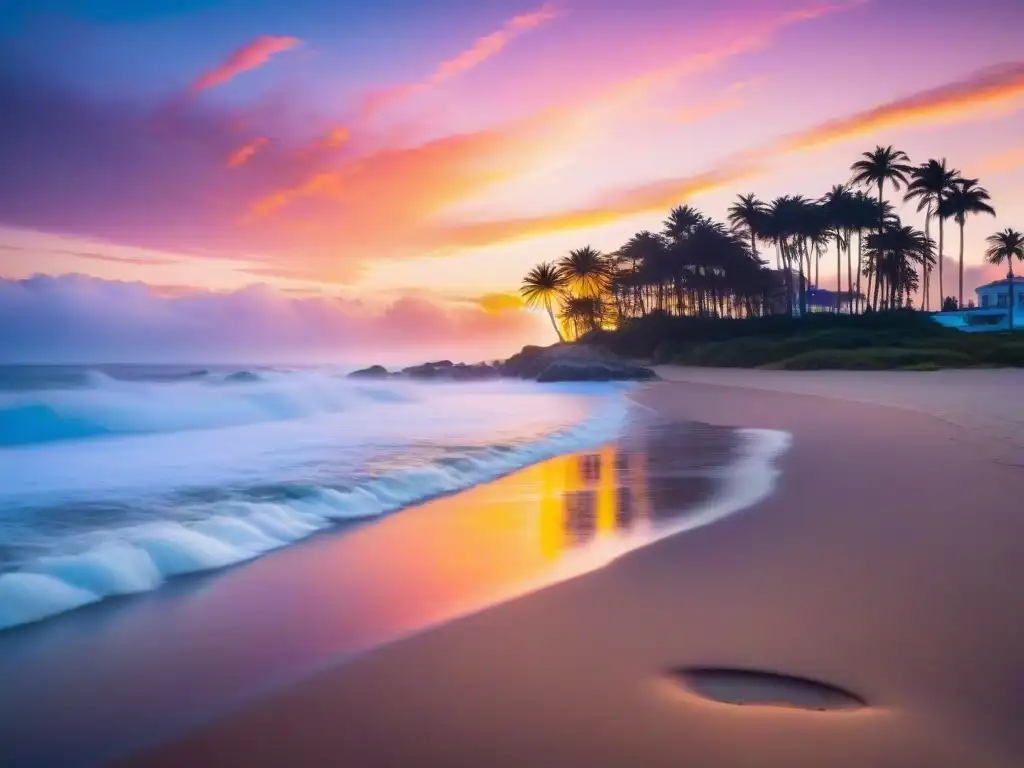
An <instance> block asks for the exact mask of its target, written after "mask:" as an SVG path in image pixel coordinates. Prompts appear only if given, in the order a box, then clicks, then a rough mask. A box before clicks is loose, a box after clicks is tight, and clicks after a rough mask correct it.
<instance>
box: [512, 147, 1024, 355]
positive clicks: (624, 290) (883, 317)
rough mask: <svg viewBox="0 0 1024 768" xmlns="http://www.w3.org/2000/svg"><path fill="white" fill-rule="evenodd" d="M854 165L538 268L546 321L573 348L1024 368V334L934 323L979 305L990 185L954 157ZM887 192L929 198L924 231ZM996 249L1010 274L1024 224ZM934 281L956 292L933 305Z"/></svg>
mask: <svg viewBox="0 0 1024 768" xmlns="http://www.w3.org/2000/svg"><path fill="white" fill-rule="evenodd" d="M850 172H851V176H850V178H849V180H848V182H846V183H843V184H837V185H835V186H833V187H832V188H831V189H830V190H828V191H827V192H826V193H825V194H824V195H821V196H820V197H818V198H814V199H811V198H808V197H805V196H803V195H798V194H794V195H783V196H780V197H778V198H776V199H774V200H771V201H764V200H761V199H760V198H758V197H757V196H756V195H754V194H745V195H740V196H738V197H737V198H736V200H735V202H734V203H733V204H732V206H731V207H730V208H729V209H728V212H727V220H726V222H719V221H715V220H713V219H711V218H710V217H708V216H706V215H705V214H703V213H702V212H700V211H699V210H697V209H696V208H693V207H691V206H689V205H680V206H677V207H675V208H673V209H672V210H671V211H670V212H669V213H668V216H667V217H666V218H665V220H664V221H663V223H662V226H661V229H660V230H659V231H656V232H652V231H647V230H644V231H641V232H637V233H636V234H635V235H633V236H632V237H631V238H630V239H629V240H628V241H627V242H626V243H624V244H623V245H622V246H621V247H619V248H618V249H616V250H615V251H613V252H611V253H602V252H600V251H598V250H597V249H595V248H593V247H590V246H585V247H582V248H577V249H574V250H571V251H570V252H569V253H568V254H566V255H564V256H563V257H561V258H559V259H557V260H554V261H546V262H543V263H540V264H538V265H537V266H535V267H534V268H533V269H531V270H530V271H529V273H528V274H527V275H526V276H525V277H524V279H523V281H522V284H521V286H520V291H521V295H522V297H523V299H524V301H525V303H526V304H527V306H529V307H531V308H535V309H540V310H543V311H544V312H546V313H547V315H548V317H549V319H550V321H551V323H552V325H553V327H554V329H555V331H556V333H557V334H558V338H559V340H561V341H580V342H583V343H586V344H589V345H594V344H598V345H600V346H603V347H606V348H608V349H609V350H611V351H613V352H616V353H617V354H620V355H623V356H627V357H632V358H637V359H652V360H653V361H654V362H657V363H666V362H679V363H685V364H689V365H735V366H772V367H780V368H894V367H896V368H902V367H914V368H930V367H948V366H963V365H1007V364H1009V365H1024V338H1022V339H1020V340H1015V339H1014V337H1013V336H1012V335H1011V334H1001V333H986V334H963V333H960V332H959V331H955V330H950V329H947V328H943V327H942V326H940V325H939V324H937V323H935V322H933V321H932V320H931V319H930V317H929V315H928V313H929V312H931V311H936V310H943V311H948V310H951V309H957V308H959V307H964V306H965V305H964V290H963V276H964V231H965V228H966V227H967V225H968V224H969V223H970V222H971V221H972V219H974V218H975V217H977V216H979V215H982V214H988V215H993V216H994V215H995V209H994V208H993V207H992V205H991V204H990V199H991V198H990V195H989V193H988V192H987V190H985V188H984V187H983V186H981V184H980V180H979V179H973V178H966V177H964V176H963V175H962V174H961V173H960V171H958V170H957V169H955V168H951V167H950V166H949V165H948V163H947V161H946V159H945V158H943V159H941V160H936V159H929V160H927V161H926V162H924V163H921V164H920V165H914V164H913V163H912V162H911V160H910V158H909V157H908V156H907V154H906V153H905V152H902V151H900V150H898V149H895V148H894V147H892V146H887V147H882V146H879V147H876V148H875V149H874V150H872V151H870V152H864V153H863V154H862V155H861V157H860V158H859V159H857V160H856V161H855V162H854V163H853V164H852V165H851V167H850ZM887 193H897V194H899V193H902V201H903V202H908V203H916V204H917V208H916V210H917V212H918V213H923V215H924V221H923V229H918V228H916V227H915V226H913V225H911V224H908V223H906V222H904V221H903V220H902V219H901V218H900V216H899V215H898V214H897V213H896V211H895V208H894V207H893V204H892V202H890V201H889V200H887V199H886V198H887ZM950 221H951V222H953V223H955V224H956V226H957V231H958V235H959V253H958V269H957V277H956V286H955V289H956V293H955V294H953V293H952V287H951V286H950V287H949V288H947V283H948V276H947V275H946V274H945V273H944V270H943V261H942V259H941V258H939V257H938V254H940V253H942V252H943V251H942V249H943V248H944V247H945V241H946V223H947V222H950ZM933 232H935V233H936V234H937V238H938V242H937V243H936V240H935V239H934V238H933V236H932V233H933ZM988 244H989V248H988V251H987V252H986V254H985V256H986V259H987V260H988V261H989V262H990V263H993V264H1002V263H1004V262H1005V263H1006V264H1007V265H1008V266H1009V268H1010V271H1011V273H1012V262H1013V260H1014V259H1017V260H1024V235H1021V233H1020V232H1018V231H1016V230H1013V229H1007V230H1005V231H1004V232H1000V233H996V234H993V235H992V236H990V237H989V238H988ZM823 259H828V261H827V262H826V264H828V265H829V266H828V267H826V269H829V267H831V266H833V265H834V269H835V278H834V280H835V282H834V284H832V285H830V286H829V290H822V289H823V288H824V286H822V285H821V283H820V281H819V276H820V273H821V262H822V260H823ZM935 277H937V279H938V288H939V295H940V296H942V297H943V299H942V302H941V307H936V308H934V309H933V308H932V307H931V306H930V305H929V299H928V297H929V295H930V288H931V286H932V284H933V279H934V278H935ZM947 290H949V295H947ZM916 296H920V297H921V298H920V299H919V306H918V307H917V308H916V309H915V308H914V306H913V301H914V298H915V297H916ZM920 310H923V311H920Z"/></svg>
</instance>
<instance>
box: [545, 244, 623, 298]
mask: <svg viewBox="0 0 1024 768" xmlns="http://www.w3.org/2000/svg"><path fill="white" fill-rule="evenodd" d="M558 272H559V274H560V275H561V276H562V279H563V280H565V283H566V286H567V287H568V288H569V289H571V290H574V291H578V292H579V293H580V294H581V295H584V296H591V297H594V296H600V295H601V293H602V292H603V291H604V290H605V288H606V287H607V285H608V281H609V280H610V279H611V276H612V265H611V260H610V259H608V257H607V256H605V255H604V254H603V253H601V252H600V251H599V250H597V249H596V248H591V247H590V246H589V245H587V246H584V247H583V248H576V249H574V250H572V251H569V253H568V254H567V255H566V256H563V257H562V258H561V259H559V261H558Z"/></svg>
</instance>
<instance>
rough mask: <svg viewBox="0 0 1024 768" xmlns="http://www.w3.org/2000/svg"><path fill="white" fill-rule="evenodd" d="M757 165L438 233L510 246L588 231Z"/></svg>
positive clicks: (448, 238)
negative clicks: (510, 244)
mask: <svg viewBox="0 0 1024 768" xmlns="http://www.w3.org/2000/svg"><path fill="white" fill-rule="evenodd" d="M757 170H758V168H757V167H756V166H753V165H751V166H746V167H745V166H742V165H736V166H735V167H729V168H722V169H717V170H712V171H709V172H707V173H701V174H696V175H694V176H684V177H678V178H671V179H663V180H661V181H656V182H653V183H650V184H644V185H640V186H635V187H626V188H623V189H619V190H613V191H612V192H609V193H608V194H606V195H605V196H604V197H603V198H602V199H601V200H599V201H598V202H597V203H595V204H594V205H592V206H585V207H580V208H573V209H570V210H565V211H559V212H556V213H552V214H545V215H540V216H523V217H517V218H508V219H499V220H494V221H485V222H478V223H470V224H456V225H451V226H447V227H444V228H443V229H440V230H438V231H437V232H436V237H437V238H438V241H439V242H440V243H443V244H445V245H458V246H463V247H473V246H483V245H489V244H491V243H496V242H508V241H512V240H519V239H524V238H530V237H536V236H538V235H546V234H551V233H553V232H565V231H570V230H578V229H588V228H590V227H598V226H602V225H604V224H610V223H612V222H614V221H618V220H619V219H623V218H626V217H628V216H635V215H639V214H643V213H650V212H653V211H667V210H668V209H669V208H671V207H672V206H674V205H678V204H679V203H682V202H684V201H685V200H687V199H688V198H691V197H694V196H696V195H700V194H702V193H705V192H710V191H713V190H715V189H718V188H720V187H722V186H725V185H727V184H734V183H737V182H739V181H742V180H743V179H746V178H749V177H750V176H752V175H755V174H756V173H757Z"/></svg>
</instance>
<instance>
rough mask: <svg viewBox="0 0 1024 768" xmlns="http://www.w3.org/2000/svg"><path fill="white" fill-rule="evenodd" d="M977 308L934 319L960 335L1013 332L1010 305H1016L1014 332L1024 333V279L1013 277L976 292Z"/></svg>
mask: <svg viewBox="0 0 1024 768" xmlns="http://www.w3.org/2000/svg"><path fill="white" fill-rule="evenodd" d="M976 292H977V294H978V303H977V306H975V307H970V308H968V309H961V310H959V311H956V312H940V313H937V314H935V315H933V316H932V317H933V318H934V319H935V321H936V322H937V323H940V324H941V325H944V326H946V327H947V328H956V329H957V330H960V331H1005V330H1008V329H1009V328H1010V302H1011V301H1012V302H1013V330H1015V331H1021V330H1024V277H1014V278H1013V279H1012V281H1011V279H1010V278H1009V277H1006V278H1003V279H1002V280H996V281H995V282H991V283H988V284H987V285H982V286H979V287H978V288H977V290H976Z"/></svg>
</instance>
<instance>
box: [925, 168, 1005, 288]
mask: <svg viewBox="0 0 1024 768" xmlns="http://www.w3.org/2000/svg"><path fill="white" fill-rule="evenodd" d="M991 199H992V198H991V196H990V195H989V193H988V190H987V189H985V188H984V187H980V186H978V180H977V179H958V180H957V182H956V184H955V186H954V187H953V190H952V191H951V192H950V193H949V195H948V196H947V197H946V199H945V200H943V201H942V207H941V208H940V209H939V216H941V217H943V218H946V219H954V220H955V221H956V223H957V224H958V225H959V227H960V265H959V281H958V291H957V301H958V302H959V306H960V307H963V305H964V225H965V224H966V223H967V217H968V216H971V215H972V214H976V213H987V214H989V215H991V216H995V215H996V209H995V208H993V207H992V206H991V205H989V204H988V201H989V200H991Z"/></svg>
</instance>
